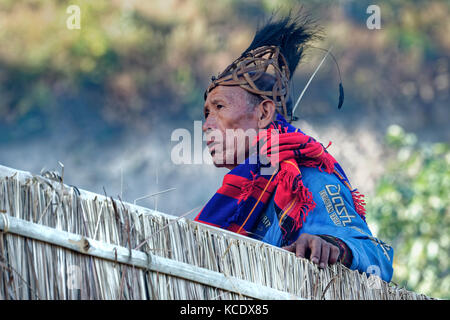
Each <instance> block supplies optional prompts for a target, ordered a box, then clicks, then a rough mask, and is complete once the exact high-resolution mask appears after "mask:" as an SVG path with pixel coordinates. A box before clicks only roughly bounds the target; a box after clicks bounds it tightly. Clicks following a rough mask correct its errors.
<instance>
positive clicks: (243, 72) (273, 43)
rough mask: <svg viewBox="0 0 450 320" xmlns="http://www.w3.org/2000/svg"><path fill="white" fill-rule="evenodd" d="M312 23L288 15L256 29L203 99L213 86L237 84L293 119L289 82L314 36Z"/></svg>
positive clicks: (302, 17)
mask: <svg viewBox="0 0 450 320" xmlns="http://www.w3.org/2000/svg"><path fill="white" fill-rule="evenodd" d="M315 29H316V28H315V26H314V25H312V23H311V21H310V20H309V19H308V18H307V17H305V16H300V17H298V18H295V19H294V18H292V17H291V16H290V15H289V16H287V17H285V18H283V19H281V20H279V21H274V19H273V17H272V18H270V20H269V21H268V22H267V23H266V24H265V26H264V27H262V28H261V29H259V30H258V31H257V32H256V34H255V37H254V38H253V41H252V43H251V44H250V46H249V47H248V48H247V49H246V50H245V51H244V52H243V53H242V54H241V56H240V57H239V58H238V59H236V60H235V61H233V62H232V63H231V64H230V65H229V66H228V67H226V68H225V70H224V71H223V72H221V73H220V74H219V75H218V76H217V77H212V82H211V84H210V85H209V87H208V89H207V90H206V91H205V99H206V97H207V95H208V94H209V92H211V90H213V89H214V88H215V87H217V86H219V85H221V86H240V87H241V88H243V89H245V90H247V91H248V92H250V93H252V94H254V95H257V96H259V97H261V98H262V99H271V100H272V101H273V102H274V103H275V106H276V108H277V112H279V113H280V114H282V115H283V116H284V117H285V118H286V119H291V120H292V110H291V109H292V106H291V104H290V95H289V83H290V79H291V76H292V75H293V73H294V72H295V69H296V67H297V65H298V63H299V61H300V59H301V57H302V54H303V50H304V47H305V45H306V43H307V42H308V41H310V40H312V39H313V38H315V37H317V35H316V32H315Z"/></svg>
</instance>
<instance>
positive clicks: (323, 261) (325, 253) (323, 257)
mask: <svg viewBox="0 0 450 320" xmlns="http://www.w3.org/2000/svg"><path fill="white" fill-rule="evenodd" d="M329 256H330V245H329V244H328V243H324V242H322V251H321V253H320V262H319V267H321V268H322V269H323V268H325V267H326V266H327V265H328V257H329Z"/></svg>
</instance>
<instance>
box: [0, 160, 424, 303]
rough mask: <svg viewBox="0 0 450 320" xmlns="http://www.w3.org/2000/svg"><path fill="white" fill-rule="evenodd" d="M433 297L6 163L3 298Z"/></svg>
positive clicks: (0, 250) (0, 249) (0, 255)
mask: <svg viewBox="0 0 450 320" xmlns="http://www.w3.org/2000/svg"><path fill="white" fill-rule="evenodd" d="M249 298H250V299H428V297H426V296H424V295H420V294H416V293H414V292H410V291H407V290H405V289H401V288H397V287H396V286H394V285H392V284H388V283H385V282H383V281H381V280H380V279H379V278H378V279H376V278H373V277H370V278H367V276H366V275H365V274H359V273H358V272H357V271H351V270H349V269H347V268H345V267H344V266H342V265H340V264H337V265H334V266H331V267H328V268H326V269H325V270H319V269H318V268H317V267H316V266H315V265H313V264H312V263H310V262H309V261H307V260H305V259H299V258H296V257H295V255H294V254H292V253H289V252H286V251H284V250H282V249H280V248H276V247H273V246H270V245H267V244H264V243H262V242H259V241H255V240H252V239H249V238H246V237H242V236H239V235H237V234H234V233H231V232H228V231H224V230H221V229H217V228H214V227H209V226H205V225H202V224H199V223H196V222H193V221H190V220H188V219H184V218H178V217H173V216H168V215H166V214H163V213H160V212H156V211H153V210H150V209H146V208H143V207H140V206H137V205H133V204H130V203H126V202H122V201H121V200H120V199H113V198H112V197H107V196H106V195H98V194H93V193H91V192H88V191H84V190H78V189H76V188H74V187H69V186H66V185H64V184H63V183H62V182H57V181H54V180H51V179H47V178H45V177H42V176H39V175H31V174H30V173H28V172H24V171H18V170H14V169H10V168H7V167H3V166H0V299H3V300H4V299H249Z"/></svg>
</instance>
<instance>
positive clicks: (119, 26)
mask: <svg viewBox="0 0 450 320" xmlns="http://www.w3.org/2000/svg"><path fill="white" fill-rule="evenodd" d="M300 4H303V5H304V7H305V9H306V10H307V11H308V12H310V13H311V14H312V15H313V16H314V17H316V18H317V19H318V20H319V23H320V24H321V25H322V26H323V27H324V31H325V34H326V36H327V38H326V39H327V40H326V41H325V43H321V44H318V45H320V46H322V47H329V46H330V42H333V43H334V45H335V46H334V48H335V49H334V54H335V55H336V56H337V57H338V60H339V64H340V67H341V71H342V73H343V78H344V85H345V89H346V100H345V107H344V108H343V114H344V116H343V117H342V118H341V119H347V118H348V117H359V116H360V115H361V113H362V112H364V113H366V114H367V113H370V114H371V115H372V116H374V118H373V123H374V125H375V126H376V125H378V123H379V122H383V121H384V120H385V119H386V117H387V116H388V115H389V116H390V117H395V116H396V115H403V117H404V118H405V111H406V110H408V114H407V118H408V119H405V125H408V126H409V127H410V128H409V129H411V130H414V131H416V130H422V129H424V128H425V129H426V128H428V127H429V126H431V125H433V126H434V128H435V130H436V131H437V133H436V134H438V133H441V136H442V134H443V135H448V130H446V129H445V128H446V127H448V126H447V123H446V122H444V121H443V120H442V119H443V117H442V115H443V112H446V111H447V110H446V109H444V107H443V105H444V104H445V103H448V102H449V99H450V97H449V82H450V80H449V79H450V73H449V68H450V66H449V63H448V62H449V52H450V40H449V37H448V34H447V32H448V31H447V30H448V29H449V27H450V22H449V21H450V19H448V16H450V4H449V2H448V1H425V0H423V1H406V0H404V1H400V0H398V1H380V2H379V5H380V7H381V14H382V30H377V31H373V30H368V29H367V28H366V23H365V22H366V21H365V20H366V19H367V17H368V15H367V13H366V8H367V6H368V5H369V4H371V3H370V1H365V0H364V1H313V0H310V1H297V0H284V1H267V0H252V1H237V0H221V1H207V0H191V1H182V0H153V1H107V0H97V1H85V0H73V1H57V0H27V1H11V0H0V43H2V44H3V45H2V46H0V118H1V119H2V120H1V121H2V123H3V125H4V126H3V127H4V128H8V130H6V129H5V130H3V131H2V135H1V137H2V140H3V141H7V139H15V138H18V139H20V138H23V137H27V136H29V135H33V134H40V133H42V132H45V131H48V130H51V128H52V127H53V126H54V124H55V121H58V120H57V119H59V116H58V115H59V114H65V113H66V112H68V109H70V110H75V113H74V116H76V117H84V118H86V119H89V118H90V116H91V113H92V114H99V119H100V121H102V122H104V123H106V124H107V125H116V126H121V127H126V128H129V127H133V128H135V129H139V128H144V129H145V128H149V127H152V125H155V124H156V123H158V122H159V121H161V119H164V120H167V119H170V121H178V120H186V119H188V120H192V119H199V118H201V105H202V103H203V98H202V97H203V90H204V88H205V86H206V85H207V83H208V81H209V79H210V77H211V75H214V74H217V73H218V72H219V71H221V70H222V69H223V68H224V67H225V66H226V65H227V64H228V63H229V62H230V61H232V59H234V58H235V57H236V56H238V54H239V53H240V52H241V51H242V50H243V49H244V48H245V47H246V46H247V45H248V43H249V41H250V39H251V37H252V35H253V32H254V29H255V27H256V26H257V25H258V23H261V21H262V20H263V19H264V18H267V16H268V15H269V14H270V13H271V12H272V11H274V10H278V11H279V12H280V13H284V12H287V11H288V10H289V9H290V8H292V7H296V6H297V7H298V6H299V5H300ZM69 5H78V6H79V7H80V9H81V29H80V30H76V29H75V30H69V29H68V28H67V27H66V20H67V19H68V17H69V16H70V14H69V13H67V12H66V9H67V7H68V6H69ZM349 34H351V35H352V37H349V36H348V35H349ZM321 55H322V52H320V51H314V50H310V51H309V53H308V54H307V56H306V58H305V61H304V62H303V63H302V65H301V66H300V67H299V70H300V71H298V72H297V75H296V76H295V78H294V81H293V82H294V89H295V87H296V86H295V84H298V86H301V85H303V84H304V83H305V81H304V79H305V78H306V77H307V76H308V75H309V74H310V72H311V70H312V69H313V67H314V65H315V64H316V60H318V59H320V58H321ZM336 86H337V75H336V72H335V70H334V67H333V66H332V65H331V64H330V65H329V66H325V67H324V68H323V71H322V72H321V73H320V74H319V75H318V76H317V77H316V79H315V85H314V86H311V88H310V89H309V91H308V95H307V97H305V102H304V104H305V107H304V108H301V110H302V112H303V117H310V118H314V117H316V119H319V120H324V121H327V120H328V115H329V114H330V106H334V105H336V103H337V101H336V99H337V97H336V95H337V93H336V92H337V88H336ZM324 88H325V89H324ZM356 88H357V90H355V89H356ZM297 90H298V88H297ZM324 91H325V92H324ZM294 92H295V91H294ZM294 95H296V92H295V94H294ZM312 106H313V107H312ZM17 124H19V125H20V127H21V130H16V125H17ZM443 131H445V132H444V133H442V132H443Z"/></svg>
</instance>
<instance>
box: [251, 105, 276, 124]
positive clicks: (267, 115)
mask: <svg viewBox="0 0 450 320" xmlns="http://www.w3.org/2000/svg"><path fill="white" fill-rule="evenodd" d="M256 108H257V109H258V110H257V112H258V128H259V129H264V128H267V126H268V125H269V124H270V123H271V122H272V121H273V119H274V118H275V112H276V107H275V103H274V102H273V101H272V100H269V99H266V100H263V101H261V103H260V104H259V105H258V106H257V107H256Z"/></svg>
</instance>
